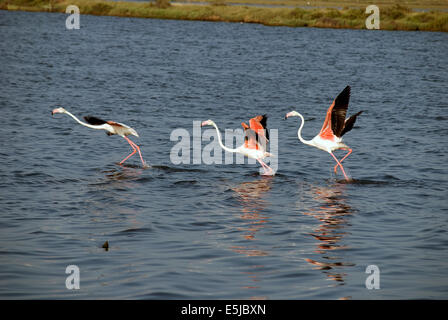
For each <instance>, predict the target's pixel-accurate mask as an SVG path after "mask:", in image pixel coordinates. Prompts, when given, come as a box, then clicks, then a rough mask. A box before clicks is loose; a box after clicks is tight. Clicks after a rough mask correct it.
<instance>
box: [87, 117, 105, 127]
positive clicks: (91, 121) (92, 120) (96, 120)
mask: <svg viewBox="0 0 448 320" xmlns="http://www.w3.org/2000/svg"><path fill="white" fill-rule="evenodd" d="M84 120H86V122H87V123H88V124H91V125H94V126H98V125H102V124H105V123H107V122H106V121H104V120H102V119H100V118H96V117H91V116H86V117H84Z"/></svg>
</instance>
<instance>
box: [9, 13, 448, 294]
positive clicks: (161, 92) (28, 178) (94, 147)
mask: <svg viewBox="0 0 448 320" xmlns="http://www.w3.org/2000/svg"><path fill="white" fill-rule="evenodd" d="M65 19H66V15H63V14H56V13H25V12H6V11H0V37H1V41H0V50H1V51H0V65H1V69H0V70H1V73H0V74H1V76H0V85H1V90H0V112H1V119H2V126H1V127H0V130H1V131H0V144H1V148H0V161H1V164H2V165H1V166H0V176H1V178H2V179H1V181H0V190H1V192H0V208H1V211H0V229H1V232H0V252H1V254H0V297H1V298H7V299H9V298H18V299H25V298H26V299H48V298H62V299H103V298H105V299H109V298H114V299H184V298H185V299H230V298H232V299H340V298H351V299H415V298H430V299H446V298H447V297H448V280H447V277H446V274H447V271H448V252H447V250H446V247H447V245H448V233H447V227H448V215H447V213H448V212H447V208H448V206H447V200H446V196H447V187H448V176H447V169H446V163H447V160H448V159H447V151H448V150H447V148H448V147H447V144H446V138H447V133H448V132H447V121H448V117H447V107H448V102H447V101H448V90H447V81H448V61H447V54H446V53H447V52H448V41H447V40H448V35H447V34H444V33H432V32H386V31H366V30H332V29H313V28H286V27H264V26H261V25H255V24H229V23H207V22H192V21H190V22H188V21H163V20H150V19H131V18H115V17H97V16H81V20H80V22H81V29H80V30H72V31H68V30H66V29H65ZM348 84H349V85H351V86H352V96H351V101H350V107H349V114H352V113H355V112H358V111H360V110H365V112H364V113H363V114H362V115H361V116H360V117H359V118H358V121H357V123H356V126H355V128H354V129H353V130H352V131H351V132H349V133H348V134H347V135H346V136H345V142H346V143H347V144H348V145H349V146H350V147H352V148H353V150H354V151H353V153H352V155H351V156H350V157H349V158H347V159H346V160H345V161H344V167H345V169H346V170H347V172H348V173H349V174H350V176H351V177H352V178H353V179H354V180H353V182H352V183H345V181H344V180H343V179H342V178H343V177H342V175H341V174H340V173H339V174H337V175H335V174H334V173H333V171H332V168H333V166H334V160H333V159H332V158H331V157H330V156H329V155H328V154H326V153H325V152H322V151H320V150H318V149H316V148H312V147H309V146H306V145H303V144H301V143H299V141H298V140H297V135H296V133H297V129H298V126H299V122H298V121H297V120H298V118H293V119H288V120H287V121H284V120H283V117H284V115H285V114H286V113H287V112H289V111H291V110H293V109H295V110H297V111H299V112H301V113H303V114H304V116H305V118H306V119H307V122H306V124H305V127H304V129H303V135H304V136H305V138H307V139H310V138H312V137H313V136H314V135H315V134H317V132H318V131H319V129H320V127H321V125H322V122H323V118H324V115H325V112H326V109H327V108H328V106H329V105H330V103H331V101H332V100H333V98H334V97H335V96H336V95H337V94H338V93H339V92H340V91H341V90H342V89H343V88H344V87H345V86H346V85H348ZM56 106H64V107H65V108H66V109H68V110H69V111H71V112H72V113H74V114H75V115H77V116H79V117H81V116H83V115H94V116H97V117H100V118H105V119H106V120H114V121H119V122H123V123H125V124H128V125H130V126H132V127H133V128H135V129H136V130H137V131H138V133H139V134H140V138H135V137H134V138H135V139H134V141H135V142H136V143H137V144H139V145H140V146H141V148H142V153H143V157H144V158H145V160H146V161H147V162H148V163H149V164H150V165H151V167H150V168H148V169H143V168H142V167H141V164H140V162H139V158H138V156H137V155H136V156H134V157H132V158H131V159H129V160H128V161H127V162H126V164H127V165H125V166H123V167H122V166H119V165H117V163H118V162H119V161H120V160H122V159H123V158H124V157H125V156H126V155H127V154H128V153H129V152H130V151H131V148H130V147H129V145H128V144H127V143H126V141H124V139H122V138H120V137H117V136H113V137H108V136H106V135H105V134H104V132H101V131H95V130H91V129H89V128H85V127H82V126H80V125H78V124H77V123H75V122H74V121H73V119H71V118H69V117H68V116H66V115H57V116H55V117H51V114H50V111H51V110H52V109H53V108H54V107H56ZM263 113H267V114H268V116H269V120H268V127H269V128H272V129H278V135H279V138H280V139H279V144H278V149H279V153H278V171H277V174H276V175H275V176H274V177H264V176H260V175H259V173H258V169H259V165H258V164H247V163H246V164H232V165H224V164H222V165H205V164H193V163H189V164H180V165H175V164H173V163H172V162H171V161H170V151H171V148H172V147H173V146H174V145H175V143H176V142H173V141H170V134H171V132H172V131H173V130H174V129H176V128H184V129H186V130H188V131H189V132H190V133H192V130H193V129H192V128H193V121H203V120H207V119H209V118H210V119H213V120H214V121H215V122H216V123H217V124H218V126H219V127H220V128H221V129H222V130H224V129H225V128H228V129H234V128H241V127H240V123H241V122H242V121H248V120H249V118H251V117H253V116H255V115H257V114H263ZM206 144H207V142H203V147H204V146H205V145H206ZM343 154H344V153H343V152H340V151H339V152H336V155H337V156H339V157H341V156H342V155H343ZM223 156H224V155H223ZM105 241H108V242H109V246H110V248H109V250H107V251H106V250H105V249H103V248H102V245H103V243H104V242H105ZM71 264H74V265H77V266H78V267H79V269H80V290H67V289H66V287H65V280H66V277H67V276H68V275H67V274H65V269H66V267H67V266H68V265H71ZM368 265H376V266H378V268H379V269H380V289H379V290H368V289H366V286H365V281H366V278H367V276H368V274H366V273H365V270H366V267H367V266H368Z"/></svg>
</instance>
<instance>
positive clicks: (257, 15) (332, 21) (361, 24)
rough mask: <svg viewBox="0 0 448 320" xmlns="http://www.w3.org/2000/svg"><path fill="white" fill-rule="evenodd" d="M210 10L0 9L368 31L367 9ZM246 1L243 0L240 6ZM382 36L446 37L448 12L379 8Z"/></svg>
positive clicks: (75, 0)
mask: <svg viewBox="0 0 448 320" xmlns="http://www.w3.org/2000/svg"><path fill="white" fill-rule="evenodd" d="M214 1H215V2H212V3H210V4H208V5H207V4H205V5H195V4H191V5H190V4H183V5H169V4H166V3H164V4H162V5H159V6H158V5H156V4H155V3H150V2H115V1H101V0H98V1H87V0H70V1H67V0H50V1H48V0H46V1H44V0H34V1H33V0H30V1H27V0H0V9H2V10H9V11H32V12H60V13H65V9H66V8H67V6H69V5H76V6H78V7H79V9H80V13H81V15H82V14H90V15H99V16H118V17H135V18H150V19H170V20H197V21H215V22H216V21H220V22H234V23H235V22H236V23H238V22H240V23H257V24H262V25H266V26H287V27H317V28H334V29H357V30H367V28H366V26H365V21H366V19H367V17H368V16H369V15H370V14H366V13H365V8H343V9H335V8H312V9H308V8H300V7H295V8H289V7H283V8H282V7H257V6H244V5H235V4H232V5H226V4H225V2H223V1H221V0H214ZM242 1H244V0H242ZM379 9H380V30H389V31H394V30H397V31H436V32H437V31H438V32H448V12H446V11H429V12H427V11H425V12H420V11H417V12H416V11H413V10H412V9H410V8H407V7H404V6H401V5H393V6H387V7H381V6H380V7H379Z"/></svg>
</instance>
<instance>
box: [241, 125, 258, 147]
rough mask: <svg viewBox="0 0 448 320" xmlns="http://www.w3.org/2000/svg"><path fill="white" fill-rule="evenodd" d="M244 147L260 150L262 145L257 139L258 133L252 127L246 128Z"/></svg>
mask: <svg viewBox="0 0 448 320" xmlns="http://www.w3.org/2000/svg"><path fill="white" fill-rule="evenodd" d="M244 147H245V148H247V149H254V150H259V149H260V145H259V144H258V141H257V133H256V132H255V131H254V130H252V129H249V128H247V129H244Z"/></svg>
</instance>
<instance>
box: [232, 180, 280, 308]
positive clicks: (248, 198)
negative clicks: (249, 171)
mask: <svg viewBox="0 0 448 320" xmlns="http://www.w3.org/2000/svg"><path fill="white" fill-rule="evenodd" d="M271 182H272V177H268V176H263V178H261V179H257V180H254V181H249V182H243V183H241V184H239V185H238V186H236V187H233V188H232V190H233V191H234V192H235V195H234V196H235V198H236V199H237V201H238V202H239V204H240V210H241V215H240V218H241V219H242V220H244V221H245V222H247V223H245V226H244V227H239V228H238V230H239V231H242V232H243V241H242V242H243V243H244V244H240V245H234V246H232V247H230V249H231V250H232V251H234V252H236V253H239V254H242V255H244V256H252V257H253V256H267V255H269V252H267V251H265V250H262V249H259V247H258V246H257V244H256V241H257V233H258V232H259V231H260V230H262V229H263V228H264V227H265V226H266V223H267V222H268V221H269V217H268V216H266V215H264V214H263V211H264V210H265V209H266V208H267V207H269V206H270V202H269V201H268V200H267V199H266V193H267V192H269V190H270V189H271ZM249 242H250V243H249ZM250 268H251V270H250V271H244V272H243V273H244V274H246V275H247V276H248V278H249V279H250V283H249V284H248V285H244V286H243V288H245V289H256V288H259V286H260V281H261V278H260V276H262V275H263V274H265V273H266V271H265V266H264V265H261V264H254V265H252V266H250ZM266 298H267V297H261V296H257V297H251V299H257V300H261V299H266Z"/></svg>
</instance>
